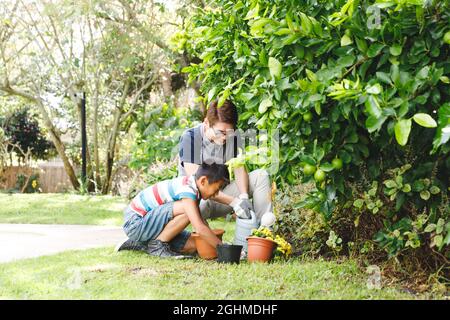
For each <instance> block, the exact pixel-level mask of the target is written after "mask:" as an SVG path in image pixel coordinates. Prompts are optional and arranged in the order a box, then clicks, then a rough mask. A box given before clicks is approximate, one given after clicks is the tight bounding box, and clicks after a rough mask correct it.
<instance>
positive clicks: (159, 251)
mask: <svg viewBox="0 0 450 320" xmlns="http://www.w3.org/2000/svg"><path fill="white" fill-rule="evenodd" d="M147 253H148V254H149V255H151V256H155V257H160V258H173V259H188V258H190V257H189V256H185V255H182V254H180V253H176V252H174V251H172V250H171V249H170V245H169V243H167V242H162V241H161V240H150V241H149V242H148V247H147Z"/></svg>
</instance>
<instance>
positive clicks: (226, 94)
mask: <svg viewBox="0 0 450 320" xmlns="http://www.w3.org/2000/svg"><path fill="white" fill-rule="evenodd" d="M229 96H230V89H226V90H224V91H223V93H222V95H221V97H220V99H219V101H218V102H217V107H221V106H222V105H223V104H224V103H225V100H227V99H228V97H229Z"/></svg>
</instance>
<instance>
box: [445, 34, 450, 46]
mask: <svg viewBox="0 0 450 320" xmlns="http://www.w3.org/2000/svg"><path fill="white" fill-rule="evenodd" d="M444 42H445V43H446V44H450V31H447V32H446V33H445V34H444Z"/></svg>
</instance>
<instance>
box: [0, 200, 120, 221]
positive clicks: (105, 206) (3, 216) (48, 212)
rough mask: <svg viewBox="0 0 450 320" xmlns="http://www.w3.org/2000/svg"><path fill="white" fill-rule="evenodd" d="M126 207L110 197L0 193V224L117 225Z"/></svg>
mask: <svg viewBox="0 0 450 320" xmlns="http://www.w3.org/2000/svg"><path fill="white" fill-rule="evenodd" d="M126 204H127V201H126V200H125V199H123V198H120V197H112V196H82V195H75V194H38V193H35V194H11V195H8V194H1V193H0V223H32V224H35V223H37V224H91V225H108V226H120V225H121V224H122V223H123V221H122V219H123V214H122V212H123V209H124V208H125V206H126Z"/></svg>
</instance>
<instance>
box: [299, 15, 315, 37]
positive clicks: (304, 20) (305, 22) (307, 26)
mask: <svg viewBox="0 0 450 320" xmlns="http://www.w3.org/2000/svg"><path fill="white" fill-rule="evenodd" d="M300 18H301V24H302V30H303V32H304V33H305V34H307V35H309V34H311V31H312V29H313V25H312V23H311V20H309V18H308V16H307V15H306V14H304V13H301V12H300Z"/></svg>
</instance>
